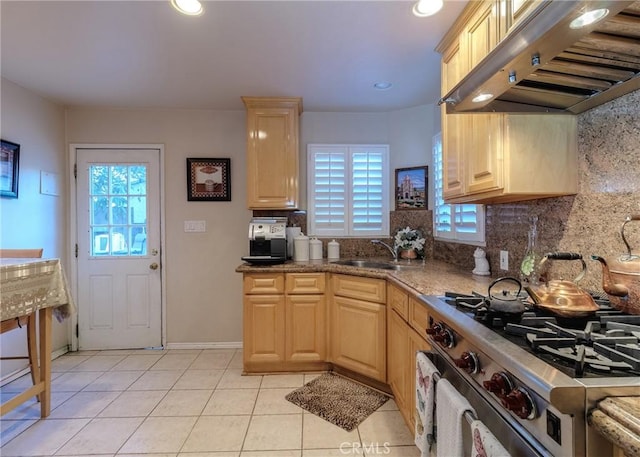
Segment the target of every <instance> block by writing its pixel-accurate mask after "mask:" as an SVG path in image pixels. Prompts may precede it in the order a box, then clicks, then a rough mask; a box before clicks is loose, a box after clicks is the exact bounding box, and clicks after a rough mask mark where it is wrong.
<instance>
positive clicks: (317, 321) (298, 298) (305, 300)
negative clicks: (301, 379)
mask: <svg viewBox="0 0 640 457" xmlns="http://www.w3.org/2000/svg"><path fill="white" fill-rule="evenodd" d="M325 302H326V301H325V297H324V295H290V296H287V299H286V311H285V360H289V361H292V362H324V361H325V360H326V358H327V354H326V352H327V351H326V347H327V345H326V325H325V320H326V319H325V318H326V306H325Z"/></svg>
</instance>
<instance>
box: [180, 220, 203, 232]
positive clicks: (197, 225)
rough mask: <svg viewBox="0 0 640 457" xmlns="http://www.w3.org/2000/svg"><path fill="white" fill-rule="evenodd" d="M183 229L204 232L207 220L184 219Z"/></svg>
mask: <svg viewBox="0 0 640 457" xmlns="http://www.w3.org/2000/svg"><path fill="white" fill-rule="evenodd" d="M184 231H185V232H206V231H207V222H206V221H184Z"/></svg>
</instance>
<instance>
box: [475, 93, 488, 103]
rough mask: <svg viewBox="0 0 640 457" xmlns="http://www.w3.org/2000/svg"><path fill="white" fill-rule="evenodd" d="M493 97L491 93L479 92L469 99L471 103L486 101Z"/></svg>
mask: <svg viewBox="0 0 640 457" xmlns="http://www.w3.org/2000/svg"><path fill="white" fill-rule="evenodd" d="M492 98H493V94H479V95H476V96H475V97H473V98H472V99H471V101H472V102H473V103H481V102H486V101H487V100H491V99H492Z"/></svg>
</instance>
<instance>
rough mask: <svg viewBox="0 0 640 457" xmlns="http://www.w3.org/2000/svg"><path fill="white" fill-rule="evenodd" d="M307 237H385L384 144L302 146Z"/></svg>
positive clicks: (385, 176) (385, 159) (386, 212)
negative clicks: (303, 148) (305, 163)
mask: <svg viewBox="0 0 640 457" xmlns="http://www.w3.org/2000/svg"><path fill="white" fill-rule="evenodd" d="M307 151H308V152H307V156H308V157H307V164H308V173H307V179H308V199H309V203H308V210H309V215H308V216H309V218H308V222H309V234H311V235H316V236H382V235H385V236H386V235H388V234H389V222H388V212H389V203H388V194H389V192H388V189H389V187H388V185H387V182H388V175H389V170H388V155H389V152H388V151H389V148H388V146H386V145H315V144H310V145H309V146H308V147H307Z"/></svg>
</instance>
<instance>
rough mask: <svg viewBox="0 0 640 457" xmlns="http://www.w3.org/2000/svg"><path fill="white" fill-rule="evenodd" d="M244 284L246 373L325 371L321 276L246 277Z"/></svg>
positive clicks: (323, 291) (281, 275)
mask: <svg viewBox="0 0 640 457" xmlns="http://www.w3.org/2000/svg"><path fill="white" fill-rule="evenodd" d="M243 282H244V298H243V302H244V319H243V332H244V333H243V353H244V357H243V361H244V370H245V372H247V373H252V372H265V371H289V370H295V369H298V370H317V369H325V368H326V363H325V360H326V299H325V290H324V289H325V274H324V273H287V274H282V273H280V274H272V273H264V274H263V273H246V274H245V275H244V278H243Z"/></svg>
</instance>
